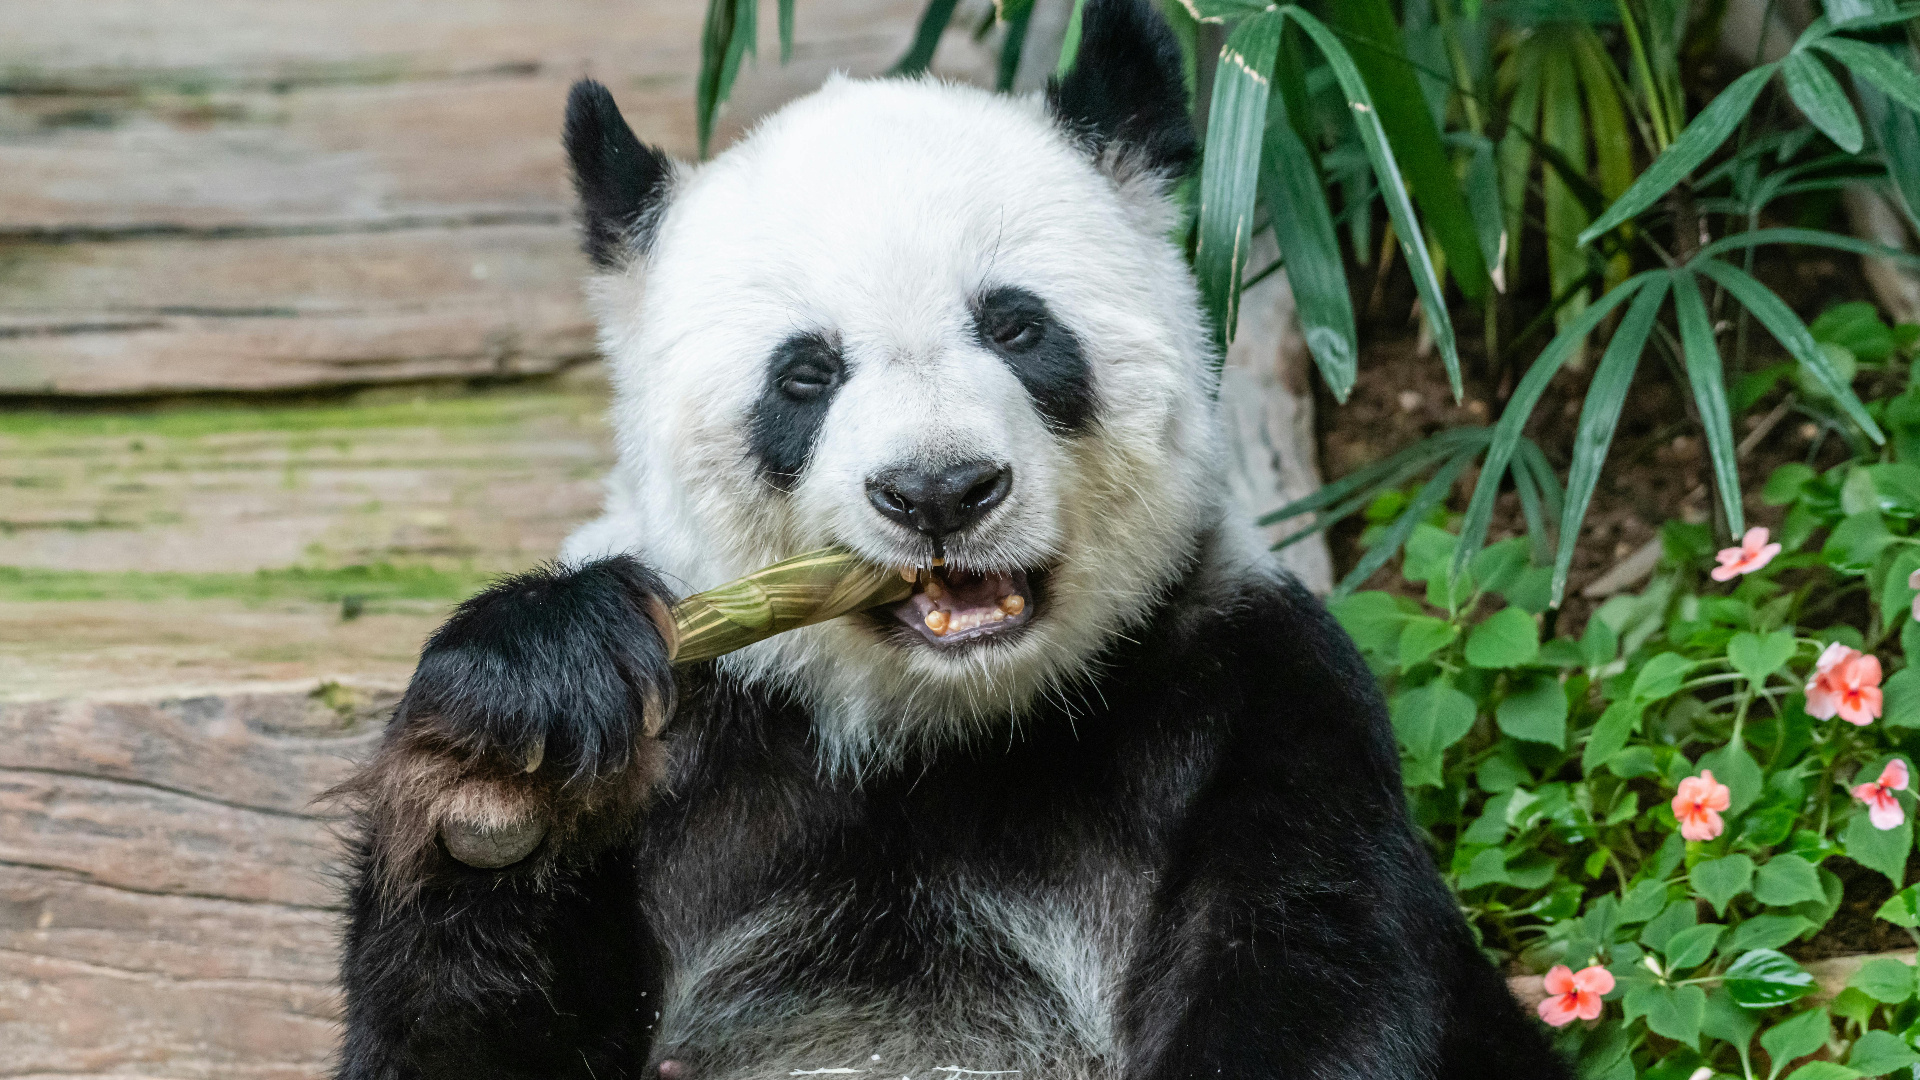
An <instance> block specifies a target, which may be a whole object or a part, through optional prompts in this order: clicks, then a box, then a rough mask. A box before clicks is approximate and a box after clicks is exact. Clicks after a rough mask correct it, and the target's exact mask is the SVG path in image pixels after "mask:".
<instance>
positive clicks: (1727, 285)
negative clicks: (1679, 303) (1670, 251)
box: [1692, 259, 1887, 443]
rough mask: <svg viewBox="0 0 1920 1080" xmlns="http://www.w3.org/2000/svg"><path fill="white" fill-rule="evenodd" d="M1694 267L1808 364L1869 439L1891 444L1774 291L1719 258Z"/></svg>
mask: <svg viewBox="0 0 1920 1080" xmlns="http://www.w3.org/2000/svg"><path fill="white" fill-rule="evenodd" d="M1692 266H1693V268H1695V269H1697V270H1699V271H1700V272H1701V273H1704V274H1706V275H1707V276H1708V277H1710V278H1712V279H1713V280H1715V281H1717V282H1719V283H1720V287H1721V288H1723V289H1725V290H1727V292H1729V293H1731V294H1732V295H1733V298H1734V299H1735V300H1738V301H1740V303H1741V304H1742V305H1743V306H1745V307H1746V309H1747V310H1748V311H1751V312H1753V316H1754V318H1756V319H1759V320H1760V324H1761V325H1762V326H1765V327H1766V328H1767V330H1768V332H1769V333H1771V334H1772V335H1773V336H1774V340H1776V341H1778V342H1779V343H1780V344H1781V345H1782V346H1784V347H1785V348H1786V350H1787V351H1788V352H1790V353H1792V354H1793V356H1794V358H1795V359H1797V360H1799V361H1800V362H1801V363H1802V364H1805V365H1806V366H1807V368H1808V369H1809V370H1811V371H1812V372H1813V375H1814V377H1815V378H1816V379H1818V380H1819V381H1820V385H1821V386H1822V387H1823V388H1825V389H1826V391H1827V393H1829V394H1831V395H1832V396H1833V399H1834V400H1835V401H1837V402H1839V403H1840V408H1841V409H1842V410H1843V411H1844V412H1846V414H1847V416H1848V417H1849V418H1851V419H1852V420H1853V422H1854V423H1856V424H1858V425H1860V427H1861V429H1862V430H1863V431H1865V432H1866V433H1867V436H1868V437H1869V438H1871V439H1872V440H1873V441H1874V442H1876V443H1884V442H1886V441H1887V437H1886V435H1884V434H1882V433H1881V431H1880V425H1879V424H1876V423H1874V422H1873V417H1871V416H1868V415H1867V410H1866V406H1864V405H1862V404H1860V399H1859V398H1857V397H1855V396H1854V394H1853V387H1851V386H1848V385H1847V381H1846V380H1845V379H1843V378H1841V377H1840V373H1839V372H1837V371H1835V370H1834V368H1833V362H1832V361H1831V360H1829V359H1828V358H1827V354H1826V351H1825V350H1823V349H1821V348H1820V345H1819V343H1818V342H1816V341H1814V340H1813V335H1812V334H1811V333H1809V332H1808V331H1807V327H1806V324H1805V323H1803V322H1801V321H1800V317H1799V316H1797V315H1795V314H1794V313H1793V309H1792V308H1789V307H1788V306H1787V305H1786V303H1785V302H1784V301H1782V300H1781V299H1780V298H1779V297H1778V296H1775V295H1774V294H1773V292H1772V290H1770V289H1768V288H1767V287H1766V286H1765V285H1762V284H1760V283H1759V282H1758V281H1755V280H1754V279H1753V277H1752V276H1751V275H1749V274H1747V273H1746V272H1745V271H1743V270H1741V269H1740V268H1739V267H1736V266H1734V265H1732V264H1731V263H1725V262H1721V261H1720V260H1719V259H1697V260H1695V261H1694V263H1693V264H1692Z"/></svg>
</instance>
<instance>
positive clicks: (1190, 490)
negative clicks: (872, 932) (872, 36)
mask: <svg viewBox="0 0 1920 1080" xmlns="http://www.w3.org/2000/svg"><path fill="white" fill-rule="evenodd" d="M576 157H578V154H577V153H576ZM662 183H663V184H669V183H670V185H671V196H670V198H668V199H667V200H666V201H665V205H664V208H663V209H661V210H659V211H658V212H657V214H655V215H654V216H653V217H650V218H648V219H646V220H645V221H644V223H643V224H644V226H645V229H646V234H647V235H646V240H647V243H648V250H647V254H646V257H645V258H644V260H636V261H634V262H633V263H632V264H630V265H623V266H621V267H620V270H619V272H618V273H616V274H613V275H610V276H608V277H606V278H603V279H602V280H601V281H599V282H598V283H597V284H596V287H595V299H596V304H597V306H598V308H599V313H600V314H601V317H602V322H603V331H604V333H603V338H604V342H605V345H606V347H607V351H608V353H609V355H610V357H611V358H612V360H613V366H614V373H615V379H616V387H617V390H618V393H619V403H618V406H617V408H616V413H615V418H616V426H617V430H618V436H619V439H620V444H621V451H622V476H621V477H619V478H617V479H616V484H620V483H624V484H625V485H626V490H625V493H624V494H622V493H621V492H620V491H616V493H615V498H614V512H613V513H611V514H610V515H609V518H608V519H607V520H606V521H603V522H602V523H601V524H600V525H598V526H595V527H593V529H590V530H589V532H592V531H593V530H594V529H599V530H603V531H604V530H615V531H618V530H631V531H632V533H633V535H625V536H615V535H596V536H595V537H594V539H593V543H594V544H596V545H597V546H600V547H602V548H606V547H614V546H624V547H629V548H634V549H637V550H639V551H640V552H642V553H643V554H644V555H645V556H646V557H648V558H649V559H651V560H653V561H654V562H655V563H656V564H658V565H659V566H660V568H661V569H662V570H663V571H665V572H667V573H668V574H669V575H677V576H678V577H680V578H681V580H683V581H684V582H685V583H686V584H687V585H688V586H689V587H692V588H705V587H710V586H712V585H716V584H719V583H720V582H722V581H724V580H727V579H729V578H732V577H735V576H739V575H740V574H744V573H747V572H750V571H752V570H754V569H757V568H759V567H760V566H763V565H765V564H766V563H768V562H771V561H774V560H776V559H779V558H784V557H788V556H791V555H794V554H797V553H799V552H801V551H804V550H807V549H809V548H813V547H818V546H821V545H824V544H828V543H836V544H843V545H846V546H847V547H850V548H852V549H853V550H855V551H856V552H858V553H860V554H861V555H863V556H864V557H866V558H867V559H869V560H871V561H872V562H874V563H876V564H878V565H881V566H885V567H889V568H895V569H897V570H899V571H901V572H902V574H903V576H911V577H913V578H914V579H915V588H914V592H913V594H912V596H911V597H910V598H909V599H907V600H905V601H902V602H900V603H897V604H894V605H891V606H889V607H886V608H881V609H876V610H873V611H870V612H867V613H865V614H863V615H861V616H857V617H853V618H848V619H841V620H836V621H834V622H832V623H828V624H823V625H820V626H816V627H810V628H807V629H805V630H802V631H797V632H794V633H791V634H787V635H782V636H780V637H777V638H775V639H772V640H771V641H768V642H765V643H762V644H761V645H758V646H755V647H753V648H751V649H747V650H744V651H743V652H741V653H738V654H734V655H733V656H731V657H728V658H726V659H725V660H724V661H723V663H724V664H726V665H728V666H730V667H732V668H733V669H734V670H735V671H736V672H738V673H740V674H742V675H745V676H747V677H752V678H768V679H773V680H777V681H780V682H783V683H785V684H787V685H789V686H791V687H793V688H795V689H796V690H799V691H801V692H803V693H804V694H806V695H807V696H808V697H810V698H812V699H813V702H814V704H815V705H816V706H817V711H823V712H824V713H827V714H831V715H830V716H828V717H827V718H826V719H825V721H824V722H826V723H828V724H829V725H830V726H831V725H835V724H837V725H839V726H840V727H841V728H842V729H844V730H842V731H840V732H839V733H840V734H842V735H847V736H850V737H852V738H851V740H850V741H851V742H861V743H864V744H866V745H869V746H871V745H875V744H900V743H904V742H908V741H912V740H914V739H916V738H919V737H921V736H924V735H929V734H932V733H933V732H935V731H939V732H942V733H945V734H951V732H952V731H953V730H954V729H955V723H954V721H958V722H959V727H960V728H961V729H963V730H964V729H967V728H970V727H975V726H979V725H984V724H986V723H989V722H991V721H993V720H995V719H996V718H997V719H1002V720H1004V719H1005V718H1006V717H1007V716H1008V715H1009V714H1011V713H1016V712H1017V711H1018V710H1019V708H1020V707H1021V706H1022V705H1024V703H1025V702H1026V701H1027V700H1029V699H1031V697H1032V696H1033V695H1034V694H1035V693H1040V692H1045V691H1047V690H1049V689H1058V688H1063V687H1066V686H1068V685H1071V684H1072V683H1073V682H1074V681H1075V680H1076V679H1077V678H1079V677H1081V676H1084V675H1086V674H1087V673H1088V671H1089V665H1090V664H1091V663H1092V662H1093V660H1094V658H1095V657H1096V656H1097V654H1098V652H1099V650H1100V649H1101V648H1102V647H1103V646H1104V645H1105V644H1107V643H1108V642H1109V641H1111V640H1112V639H1113V637H1114V636H1115V635H1117V634H1121V633H1124V632H1125V631H1126V628H1127V627H1128V625H1129V624H1130V623H1135V622H1137V621H1138V620H1139V619H1141V618H1143V617H1144V616H1145V615H1146V613H1147V612H1148V611H1149V610H1150V608H1151V606H1152V604H1153V602H1154V600H1155V598H1156V596H1157V595H1158V594H1159V592H1160V591H1161V590H1163V589H1164V588H1165V587H1166V586H1167V585H1168V584H1169V583H1170V582H1171V581H1172V580H1174V579H1175V578H1176V577H1177V576H1178V575H1179V574H1180V573H1181V571H1182V570H1183V569H1184V567H1185V566H1186V565H1188V563H1189V561H1190V559H1191V557H1192V554H1193V551H1194V548H1195V544H1196V540H1197V538H1198V536H1199V534H1200V533H1201V532H1203V531H1205V530H1207V529H1209V528H1211V527H1212V526H1213V524H1214V523H1215V522H1216V521H1217V520H1218V517H1219V504H1220V496H1219V490H1220V486H1219V484H1218V483H1217V482H1216V476H1217V468H1216V465H1215V446H1216V444H1217V439H1216V436H1215V430H1214V426H1213V420H1212V412H1211V409H1210V405H1209V401H1208V393H1207V387H1208V380H1209V375H1208V370H1209V368H1208V363H1207V361H1208V356H1209V352H1208V345H1207V338H1206V334H1205V332H1204V328H1203V324H1202V322H1201V320H1200V318H1199V315H1198V305H1197V303H1196V300H1195V295H1194V289H1193V286H1192V283H1191V280H1190V277H1189V275H1188V273H1187V270H1186V267H1185V264H1184V261H1183V259H1182V258H1181V255H1180V252H1179V250H1178V249H1177V248H1176V247H1175V246H1174V244H1173V243H1172V242H1171V241H1170V239H1169V238H1168V236H1167V235H1166V233H1167V229H1168V227H1169V225H1170V224H1171V220H1172V218H1171V214H1170V212H1169V210H1168V207H1167V204H1166V201H1165V195H1164V187H1165V178H1164V176H1163V175H1161V174H1158V173H1155V172H1154V171H1152V170H1151V169H1147V168H1144V167H1141V165H1140V163H1139V162H1138V161H1130V160H1129V159H1127V158H1126V155H1125V152H1124V148H1120V147H1112V146H1110V147H1108V148H1107V150H1106V152H1105V153H1104V155H1096V154H1094V153H1090V152H1089V149H1088V145H1087V142H1086V141H1085V140H1084V139H1077V138H1073V137H1070V136H1069V134H1068V131H1067V129H1066V128H1065V127H1064V126H1063V125H1062V123H1061V122H1060V119H1059V118H1058V117H1057V116H1056V115H1054V114H1053V113H1051V112H1049V111H1048V108H1047V107H1046V105H1045V103H1043V102H1042V101H1040V100H1038V99H1024V100H1023V99H1013V98H1006V97H1001V96H995V95H991V94H987V93H985V92H982V91H978V90H973V89H968V88H962V87H953V86H945V85H942V84H939V83H936V82H932V81H899V80H890V81H874V82H854V81H848V80H839V79H836V80H834V81H833V82H830V83H829V84H828V85H827V86H826V87H825V88H824V89H822V90H821V91H819V92H818V93H816V94H814V95H813V96H811V97H809V98H806V99H803V100H801V101H799V102H796V103H795V104H793V105H791V106H789V107H788V108H787V109H785V110H783V111H782V112H781V113H780V114H778V115H776V116H775V117H773V118H772V119H770V120H769V121H767V122H766V123H765V124H763V125H762V126H761V127H760V129H758V130H757V131H756V132H754V133H753V134H752V135H751V136H749V137H748V138H747V139H745V140H744V141H743V142H742V143H740V144H739V145H737V146H735V147H734V148H732V149H730V150H728V151H727V152H726V153H725V154H723V155H721V156H720V157H719V158H718V159H716V160H715V161H713V162H711V163H709V164H707V165H704V166H702V167H700V168H699V169H697V170H693V171H686V172H682V173H679V174H678V175H674V176H669V177H667V179H666V180H663V181H662ZM582 186H583V194H587V195H589V208H590V209H591V205H592V202H591V196H590V193H588V192H587V191H585V190H584V189H585V187H586V185H585V184H584V182H583V185H582ZM590 224H591V223H590ZM616 519H617V523H616ZM582 553H584V552H582ZM829 734H833V732H829ZM843 741H846V740H843Z"/></svg>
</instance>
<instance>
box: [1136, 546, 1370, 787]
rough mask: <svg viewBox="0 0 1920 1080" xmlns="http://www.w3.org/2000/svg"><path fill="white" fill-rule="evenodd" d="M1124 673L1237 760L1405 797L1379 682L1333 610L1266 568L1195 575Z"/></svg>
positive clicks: (1162, 612) (1207, 568) (1236, 564)
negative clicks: (1334, 776) (1204, 725)
mask: <svg viewBox="0 0 1920 1080" xmlns="http://www.w3.org/2000/svg"><path fill="white" fill-rule="evenodd" d="M1122 670H1124V674H1122V675H1121V677H1122V678H1124V679H1126V680H1127V681H1129V682H1131V683H1133V684H1134V685H1135V686H1136V687H1138V688H1140V689H1142V690H1146V691H1148V692H1149V693H1150V694H1151V696H1153V697H1155V698H1157V699H1158V700H1159V701H1160V702H1161V705H1162V707H1165V708H1173V709H1177V710H1178V711H1179V712H1181V713H1184V714H1186V715H1187V716H1188V717H1190V718H1191V719H1192V720H1193V721H1195V722H1200V721H1203V720H1204V721H1206V722H1209V726H1210V727H1212V728H1213V729H1214V731H1215V733H1216V734H1215V737H1216V738H1218V739H1219V740H1221V741H1222V742H1223V743H1224V746H1223V749H1224V750H1225V751H1226V753H1227V754H1228V755H1229V760H1233V761H1237V762H1240V763H1242V764H1243V765H1244V766H1245V767H1249V768H1261V769H1265V770H1274V771H1276V772H1277V774H1278V775H1276V777H1275V779H1276V780H1281V781H1285V780H1288V779H1291V778H1296V777H1298V778H1303V779H1314V778H1316V777H1317V780H1318V782H1319V783H1324V782H1325V779H1326V776H1325V774H1324V773H1320V772H1319V770H1322V769H1324V768H1326V767H1329V766H1333V765H1337V766H1338V767H1339V768H1340V775H1342V776H1344V777H1345V778H1346V779H1347V780H1348V782H1354V781H1365V782H1370V783H1371V784H1372V785H1377V786H1378V788H1379V789H1380V791H1381V793H1382V794H1385V795H1387V796H1389V797H1390V798H1393V799H1395V800H1397V798H1398V791H1399V782H1400V779H1399V756H1398V751H1397V749H1396V746H1395V742H1394V738H1393V730H1392V727H1391V726H1390V724H1389V723H1388V720H1387V711H1386V705H1385V702H1384V700H1383V699H1382V697H1381V694H1380V689H1379V683H1378V681H1377V679H1376V678H1375V677H1374V675H1373V673H1372V671H1370V670H1369V669H1368V667H1367V665H1366V661H1365V660H1364V659H1362V657H1361V655H1360V651H1359V649H1358V647H1357V646H1355V644H1354V642H1353V639H1352V638H1351V637H1350V636H1349V635H1348V634H1347V632H1346V631H1345V630H1344V629H1343V628H1342V627H1341V626H1340V624H1339V622H1338V621H1337V620H1335V619H1334V617H1333V614H1332V612H1330V611H1329V610H1328V609H1327V606H1326V604H1325V603H1323V602H1322V601H1321V600H1320V598H1319V597H1316V596H1314V595H1313V594H1312V593H1311V592H1310V591H1308V590H1307V588H1306V587H1305V586H1304V585H1302V584H1301V582H1300V581H1299V579H1297V578H1295V577H1293V576H1292V575H1291V574H1288V573H1286V572H1285V571H1283V570H1281V569H1279V568H1278V567H1277V566H1274V565H1272V564H1271V563H1270V562H1261V561H1246V560H1235V561H1226V560H1219V561H1215V562H1213V563H1212V565H1207V564H1202V565H1201V566H1198V567H1196V568H1195V570H1194V572H1193V573H1191V574H1189V575H1188V577H1187V580H1185V581H1184V582H1182V583H1181V584H1180V585H1179V586H1177V587H1176V588H1175V589H1174V590H1173V591H1172V593H1171V594H1170V595H1169V597H1168V599H1167V600H1166V602H1165V603H1164V604H1163V606H1162V607H1161V608H1160V609H1159V610H1158V612H1157V613H1156V615H1155V617H1154V619H1153V621H1152V624H1151V625H1150V628H1149V630H1148V632H1147V633H1146V634H1144V635H1142V636H1141V637H1140V639H1139V641H1138V644H1137V646H1135V647H1134V648H1131V649H1129V650H1128V657H1127V660H1126V661H1125V662H1124V663H1123V664H1121V665H1117V666H1116V669H1115V671H1116V674H1120V673H1121V671H1122ZM1155 689H1157V690H1158V693H1153V690H1155Z"/></svg>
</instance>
